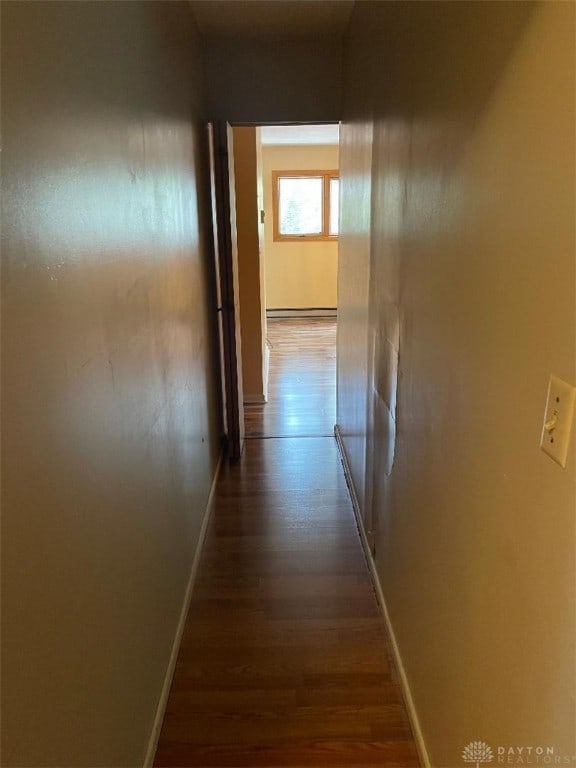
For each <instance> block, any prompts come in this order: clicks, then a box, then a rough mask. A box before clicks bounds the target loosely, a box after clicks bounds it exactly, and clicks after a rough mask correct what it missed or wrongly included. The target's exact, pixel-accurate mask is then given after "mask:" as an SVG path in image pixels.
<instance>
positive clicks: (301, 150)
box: [262, 145, 338, 309]
mask: <svg viewBox="0 0 576 768" xmlns="http://www.w3.org/2000/svg"><path fill="white" fill-rule="evenodd" d="M336 168H338V147H337V146H268V145H265V146H263V147H262V172H263V176H264V210H265V214H266V225H265V231H266V240H265V248H264V254H265V255H264V258H265V267H266V307H267V308H268V309H274V308H287V307H289V308H296V309H299V308H309V307H335V306H336V300H337V299H336V295H337V275H338V243H337V242H322V241H317V242H309V243H282V242H274V237H273V234H274V228H273V221H274V219H273V209H272V172H273V171H288V170H292V171H294V170H297V171H306V170H317V171H320V170H333V169H336Z"/></svg>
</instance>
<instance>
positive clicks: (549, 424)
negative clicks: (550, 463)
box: [540, 375, 576, 467]
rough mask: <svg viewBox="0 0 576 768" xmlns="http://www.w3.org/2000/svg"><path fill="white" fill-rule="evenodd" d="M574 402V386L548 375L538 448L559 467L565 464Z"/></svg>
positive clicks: (575, 397) (575, 394)
mask: <svg viewBox="0 0 576 768" xmlns="http://www.w3.org/2000/svg"><path fill="white" fill-rule="evenodd" d="M575 402H576V388H575V387H573V386H571V385H570V384H567V383H566V382H565V381H562V379H559V378H558V377H557V376H554V375H552V376H550V383H549V385H548V397H547V399H546V411H545V413H544V425H543V426H542V435H541V437H540V448H542V450H543V451H544V453H547V454H548V456H550V457H551V458H552V459H554V461H556V462H557V463H558V464H560V466H561V467H565V466H566V459H567V456H568V447H569V445H570V435H571V433H572V423H573V421H574V403H575Z"/></svg>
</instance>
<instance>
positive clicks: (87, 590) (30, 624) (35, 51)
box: [1, 2, 218, 768]
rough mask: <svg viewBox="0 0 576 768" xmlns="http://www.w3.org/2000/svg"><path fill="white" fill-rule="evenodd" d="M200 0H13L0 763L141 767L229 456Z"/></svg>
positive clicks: (8, 23) (6, 40)
mask: <svg viewBox="0 0 576 768" xmlns="http://www.w3.org/2000/svg"><path fill="white" fill-rule="evenodd" d="M196 50H197V45H196V42H195V36H194V31H193V28H192V27H191V19H190V11H189V7H188V5H187V3H186V2H181V3H180V2H175V3H154V2H130V3H121V2H110V3H69V2H62V3H59V2H50V3H45V2H38V3H36V2H25V3H3V4H2V118H3V120H2V129H3V152H2V157H3V161H2V171H3V216H4V221H3V233H2V237H3V239H2V438H3V448H4V450H3V452H2V687H1V693H2V759H1V763H2V765H3V766H6V768H10V767H12V766H27V767H28V768H30V767H31V766H39V767H40V766H42V767H43V768H45V767H46V766H71V767H74V768H80V767H81V766H106V767H109V768H118V767H119V766H123V767H125V766H138V765H140V766H141V765H142V764H143V761H144V754H145V750H146V747H147V742H148V739H149V736H150V732H151V729H152V723H153V719H154V715H155V710H156V706H157V704H158V699H159V696H160V692H161V688H162V684H163V682H164V676H165V673H166V668H167V664H168V659H169V655H170V652H171V647H172V642H173V639H174V635H175V631H176V626H177V622H178V619H179V614H180V610H181V607H182V603H183V598H184V592H185V588H186V584H187V581H188V577H189V573H190V568H191V563H192V558H193V556H194V552H195V548H196V543H197V540H198V533H199V530H200V525H201V521H202V516H203V513H204V510H205V507H206V502H207V498H208V494H209V490H210V484H211V481H212V476H213V473H214V468H215V463H216V459H217V450H218V449H217V437H218V430H217V420H216V417H215V412H216V407H215V406H216V403H215V402H214V395H213V394H212V393H214V392H215V391H216V387H215V386H214V376H213V373H212V371H213V360H212V354H211V351H210V350H211V347H212V344H213V337H212V333H211V326H210V323H209V317H214V314H213V313H214V307H213V305H212V299H211V296H210V292H209V290H208V287H207V286H208V285H209V284H212V279H211V275H210V270H209V267H208V249H207V238H208V233H209V231H210V228H209V220H208V219H207V217H206V206H205V204H204V195H203V194H202V191H201V186H202V185H203V184H204V168H203V162H202V161H201V157H203V156H204V155H205V149H204V137H205V129H204V125H203V122H202V120H201V110H200V104H199V101H198V93H199V82H198V77H197V74H198V71H199V66H198V59H197V55H196Z"/></svg>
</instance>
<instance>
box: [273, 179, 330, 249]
mask: <svg viewBox="0 0 576 768" xmlns="http://www.w3.org/2000/svg"><path fill="white" fill-rule="evenodd" d="M278 181H279V185H278V198H279V208H280V211H279V218H280V234H281V235H293V236H298V235H320V234H322V186H323V183H324V180H323V179H322V177H321V176H318V177H317V176H308V177H306V178H297V177H295V178H289V177H287V176H284V177H281V178H280V179H279V180H278Z"/></svg>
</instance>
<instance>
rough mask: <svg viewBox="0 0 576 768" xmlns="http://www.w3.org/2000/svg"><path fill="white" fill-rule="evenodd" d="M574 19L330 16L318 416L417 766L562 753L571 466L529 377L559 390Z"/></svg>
mask: <svg viewBox="0 0 576 768" xmlns="http://www.w3.org/2000/svg"><path fill="white" fill-rule="evenodd" d="M574 12H575V8H574V5H573V4H567V3H542V4H525V3H357V4H356V7H355V11H354V14H353V19H352V32H351V37H350V40H349V45H348V48H347V56H346V59H347V63H346V85H345V125H344V127H343V132H342V135H343V144H342V147H343V149H342V157H341V166H342V168H343V169H344V170H345V172H346V173H347V174H348V175H349V177H350V178H349V179H348V180H344V182H343V198H344V199H343V208H344V210H347V209H348V208H349V207H350V208H351V209H355V210H356V211H357V212H356V213H352V212H349V213H346V215H345V217H344V220H343V226H344V227H345V229H346V230H347V231H345V232H344V233H343V235H342V237H341V256H340V298H339V303H340V306H339V313H340V315H339V341H338V344H339V350H338V352H339V360H344V361H345V362H346V364H345V366H342V367H341V368H340V370H339V382H338V393H339V399H338V421H339V423H341V424H343V425H345V428H344V429H343V432H344V443H345V446H346V447H347V449H348V447H349V449H350V453H351V454H352V455H353V456H354V462H351V464H352V466H353V467H355V474H356V476H355V478H354V479H355V483H357V484H359V485H360V486H362V483H363V473H364V468H363V467H362V450H361V448H360V447H359V444H360V442H361V441H360V440H359V439H358V437H357V432H358V431H359V432H360V433H361V434H362V435H363V439H364V442H365V449H366V453H367V454H368V456H370V455H372V456H373V461H372V463H370V462H365V467H367V472H368V482H367V484H366V488H367V491H368V493H367V497H368V498H367V500H366V502H365V503H368V502H369V501H370V500H371V503H372V508H373V511H374V515H375V537H376V541H375V546H376V564H377V569H378V573H379V577H380V581H381V585H382V588H383V592H384V594H385V598H386V601H387V604H388V609H389V613H390V616H391V620H392V624H393V628H394V631H395V634H396V638H397V641H398V645H399V649H400V654H401V657H402V660H403V664H404V668H405V671H406V675H407V679H408V682H409V685H410V689H411V693H412V697H413V701H414V704H415V708H416V711H417V714H418V717H419V721H420V725H421V729H422V733H423V736H424V740H425V744H426V746H427V749H428V753H429V756H430V760H431V764H432V765H433V766H435V767H436V768H448V767H450V768H452V767H455V766H460V765H463V764H464V762H463V760H462V750H463V748H464V747H465V745H466V744H467V743H469V742H470V741H473V740H480V739H481V740H484V741H486V742H487V743H488V744H489V745H491V747H492V749H493V752H494V755H495V759H497V749H499V748H506V749H508V748H509V747H522V746H524V747H529V746H532V747H536V746H544V747H546V748H552V749H553V750H554V753H555V756H557V757H559V758H560V759H563V756H565V755H566V756H568V758H571V756H573V755H574V754H575V751H576V744H575V741H574V740H575V733H576V731H575V729H574V722H575V710H574V693H575V690H574V689H575V677H574V661H575V659H574V637H575V620H574V607H575V605H576V600H575V594H574V589H575V568H574V510H575V507H576V503H575V502H576V499H575V471H576V451H575V450H574V448H575V446H574V444H573V445H572V451H571V455H570V457H569V463H568V466H567V468H566V469H565V470H563V469H561V468H560V467H559V466H558V465H557V464H555V463H553V462H552V461H551V460H550V459H549V458H548V457H547V456H546V455H545V454H544V453H542V452H541V451H540V449H539V438H540V430H541V425H542V417H543V413H544V401H545V397H546V390H547V385H548V378H549V376H550V374H551V373H555V374H557V375H559V376H560V377H561V378H564V379H565V380H567V381H569V382H572V383H573V384H574V383H576V370H575V368H576V366H575V348H576V347H575V295H574V285H575V263H574V254H575V241H574V211H575V199H574V160H575V158H574V153H575V146H576V142H575V135H574V94H575V87H574V86H575V83H574V73H575V66H574V63H575V62H574V20H575V19H574ZM370 131H372V132H373V146H372V160H371V165H372V174H371V177H370V175H369V174H368V172H367V168H368V162H369V160H368V157H367V154H368V148H367V144H368V142H369V133H370ZM355 184H357V185H358V188H356V187H355ZM368 195H370V197H371V222H370V225H368V222H367V218H366V208H367V204H366V197H367V196H368ZM358 201H360V203H359V202H358ZM366 249H369V251H370V260H369V263H368V264H367V259H366V257H365V253H366ZM356 252H360V253H361V254H364V256H363V257H362V256H361V258H360V259H359V260H357V259H356V258H355V253H356ZM358 270H361V274H358ZM367 280H368V281H369V289H368V293H369V297H370V299H369V312H368V318H366V316H365V314H364V310H363V306H364V301H365V296H366V292H367V288H366V282H367ZM355 328H357V330H358V334H357V338H358V339H360V340H361V341H362V344H364V338H366V340H367V344H366V349H367V353H364V352H363V351H362V352H356V353H355V352H354V351H353V350H352V349H351V345H352V344H353V340H354V334H353V331H354V329H355ZM356 364H357V365H361V366H362V369H361V370H358V369H355V365H356ZM362 389H366V390H367V393H368V394H367V397H368V403H367V406H368V407H367V408H366V413H367V416H366V417H365V419H364V420H363V418H362V412H361V411H362V403H363V399H364V394H363V393H362ZM359 406H360V408H359ZM364 513H365V515H367V516H369V515H370V510H364Z"/></svg>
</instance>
